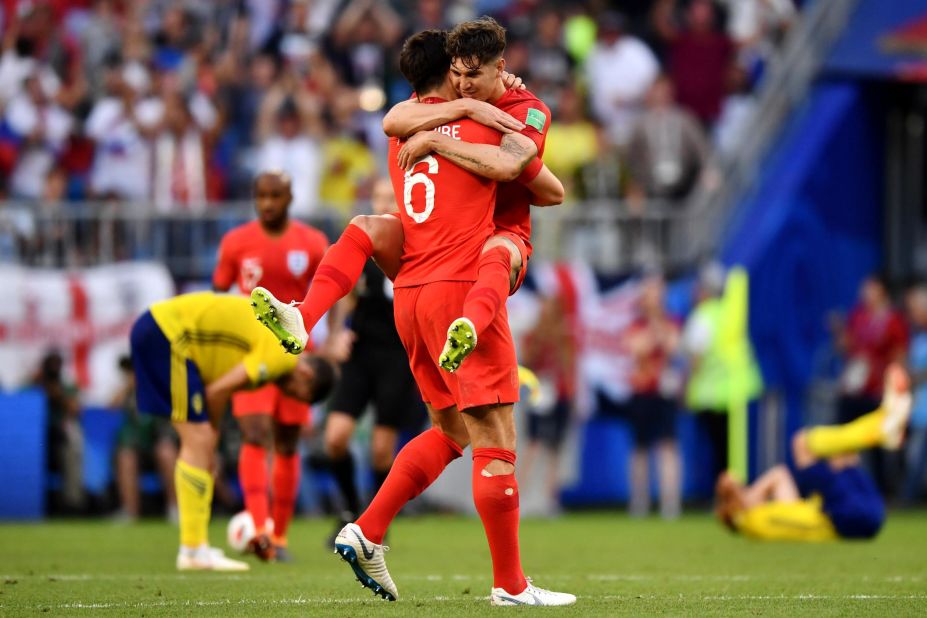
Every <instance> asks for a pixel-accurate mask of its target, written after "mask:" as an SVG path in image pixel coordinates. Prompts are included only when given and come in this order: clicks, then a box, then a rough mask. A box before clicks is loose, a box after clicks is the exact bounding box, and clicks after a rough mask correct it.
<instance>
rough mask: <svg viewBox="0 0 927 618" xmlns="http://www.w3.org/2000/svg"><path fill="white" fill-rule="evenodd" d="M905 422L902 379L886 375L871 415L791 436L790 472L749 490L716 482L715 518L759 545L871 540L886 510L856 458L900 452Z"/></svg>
mask: <svg viewBox="0 0 927 618" xmlns="http://www.w3.org/2000/svg"><path fill="white" fill-rule="evenodd" d="M910 414H911V391H910V386H909V380H908V376H907V374H906V373H905V371H904V369H902V368H901V366H899V365H891V366H889V368H888V370H887V371H886V372H885V395H884V397H883V399H882V405H881V406H880V407H879V409H878V410H876V411H874V412H870V413H869V414H866V415H864V416H861V417H860V418H858V419H856V420H855V421H852V422H850V423H847V424H845V425H835V426H824V427H811V428H809V429H803V430H801V431H799V432H798V433H797V434H795V437H794V438H793V439H792V457H793V459H794V462H795V472H794V473H792V472H790V471H789V469H788V468H787V467H785V466H782V465H780V466H776V467H774V468H772V469H770V470H769V471H767V472H766V473H765V474H763V475H762V476H761V477H760V478H759V479H757V480H756V482H754V483H753V484H751V485H750V486H748V487H743V486H741V485H740V484H739V483H738V482H737V481H735V480H734V478H733V477H731V476H730V474H728V473H727V472H725V473H722V474H721V476H720V477H719V478H718V484H717V487H716V492H717V498H718V509H717V515H718V518H719V519H720V520H721V521H722V523H724V524H725V525H726V526H727V527H728V528H730V529H731V530H732V531H734V532H739V533H740V534H743V535H744V536H748V537H751V538H755V539H761V540H765V541H808V542H813V541H829V540H833V539H837V538H843V539H870V538H873V537H875V536H876V535H877V534H878V533H879V530H880V529H881V528H882V523H883V522H884V520H885V502H884V500H883V499H882V496H881V495H879V490H878V489H877V488H876V485H875V483H874V482H873V480H872V479H871V478H870V477H869V475H867V474H866V473H865V472H864V471H863V469H862V468H861V467H860V465H859V455H858V452H859V451H861V450H865V449H869V448H874V447H882V448H886V449H890V450H896V449H898V448H900V447H901V443H902V441H903V438H904V430H905V426H906V425H907V422H908V417H909V416H910Z"/></svg>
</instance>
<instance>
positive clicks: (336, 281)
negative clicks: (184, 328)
mask: <svg viewBox="0 0 927 618" xmlns="http://www.w3.org/2000/svg"><path fill="white" fill-rule="evenodd" d="M449 47H451V48H452V51H453V54H454V55H455V56H456V57H455V58H454V67H452V71H453V72H454V73H455V75H456V79H455V87H456V88H459V89H460V91H461V93H463V94H465V95H466V96H473V97H476V98H473V99H457V100H453V101H447V102H442V103H438V104H435V105H428V104H423V103H422V102H420V101H413V100H410V101H406V102H404V103H400V104H398V105H396V106H395V107H394V108H393V109H392V110H391V111H390V112H389V113H388V114H387V116H386V118H385V119H384V122H383V126H384V130H385V131H386V132H387V134H390V135H392V136H398V137H404V136H408V135H411V134H413V133H415V132H417V131H421V132H420V133H418V134H417V135H415V136H414V137H413V138H412V139H411V140H409V142H407V143H406V144H405V145H404V146H403V149H402V150H401V154H400V163H401V164H402V165H404V166H408V165H409V163H410V162H412V161H415V160H416V159H417V158H418V157H419V156H422V155H424V154H427V153H428V152H430V151H432V150H433V151H435V152H437V153H439V154H443V155H446V156H447V157H448V158H449V159H451V160H453V161H454V162H455V163H456V164H458V165H460V166H461V167H463V168H465V169H467V170H469V171H471V172H473V173H476V174H479V175H482V176H485V177H488V178H491V179H494V180H499V181H504V184H501V185H500V187H499V192H498V196H497V202H496V214H495V218H496V228H497V229H496V233H495V234H494V235H493V237H492V238H491V239H490V240H489V241H488V242H487V244H486V247H485V248H484V253H483V255H482V256H481V258H480V266H479V272H478V279H477V283H476V285H474V286H473V290H472V291H471V293H470V294H469V295H468V298H467V302H466V303H465V304H464V308H463V311H462V312H461V313H462V315H461V316H459V317H458V318H457V319H454V320H452V323H451V325H450V327H449V328H448V333H447V340H446V342H445V346H444V348H443V349H442V351H441V353H440V355H439V357H440V358H439V362H440V364H441V365H442V367H444V368H445V369H446V370H448V371H454V370H455V369H456V368H457V367H459V366H460V363H461V362H462V361H463V359H464V358H465V357H466V355H467V354H469V353H470V352H471V351H472V350H473V349H474V348H475V345H476V341H477V337H478V334H479V332H480V331H481V330H483V329H484V328H486V326H487V325H488V324H490V323H491V321H492V319H493V318H494V316H495V314H496V312H498V310H499V308H500V307H501V306H503V305H504V299H505V297H506V295H507V294H511V293H514V291H515V290H517V289H518V287H519V286H520V285H521V282H522V281H523V280H524V276H525V272H526V263H527V260H528V257H529V256H530V253H531V244H530V241H529V237H530V228H531V221H530V216H529V205H530V204H532V203H533V204H534V205H536V206H547V205H556V204H559V203H560V202H561V201H562V199H563V186H562V185H561V184H560V182H559V181H558V180H557V179H556V177H554V176H553V174H551V173H550V171H549V170H548V169H547V168H546V166H544V165H543V164H542V163H541V161H540V158H539V156H540V155H541V154H543V148H544V139H545V136H546V131H547V126H548V120H549V117H550V111H549V110H548V108H547V107H546V106H545V105H544V104H543V103H542V102H541V101H539V100H538V99H537V98H536V97H535V96H534V95H532V94H531V93H530V92H528V91H526V90H523V89H518V88H514V89H507V88H506V84H505V82H504V81H503V75H504V72H503V69H504V66H505V63H504V60H503V59H502V52H503V51H504V49H505V31H504V30H503V29H502V27H501V26H499V24H498V23H496V22H495V21H494V20H493V19H491V18H488V17H487V18H482V19H479V20H475V21H471V22H465V23H463V24H460V25H459V26H457V28H455V29H454V31H453V32H452V33H451V34H450V41H449ZM455 94H456V90H455ZM486 101H492V102H493V103H494V104H495V105H496V106H499V107H495V106H494V105H492V104H490V103H488V102H486ZM503 108H504V109H507V110H509V111H511V112H512V114H515V115H517V116H518V117H523V118H524V120H525V122H522V121H520V120H518V119H517V118H516V117H513V115H510V114H509V113H506V112H505V111H503ZM463 116H466V117H469V118H472V119H474V120H478V121H479V122H481V123H483V124H486V125H487V126H490V127H493V128H496V129H497V130H500V131H501V132H503V133H504V135H503V138H502V141H501V143H500V146H499V147H495V146H490V145H480V144H468V143H465V142H462V141H460V140H454V139H452V136H447V135H442V134H441V133H440V132H437V131H424V130H423V129H433V128H435V127H438V126H440V125H442V124H444V123H446V122H449V121H452V120H456V119H458V118H461V117H463ZM513 131H519V133H514V132H513ZM516 180H517V182H514V181H516ZM401 242H402V228H401V226H400V225H398V221H397V220H396V219H395V218H393V217H391V216H386V217H377V216H363V217H355V218H354V219H353V220H352V222H351V225H349V226H348V228H347V229H346V230H345V232H344V234H342V237H341V238H340V239H339V241H338V242H337V243H335V245H334V246H333V247H332V251H331V252H329V254H328V255H326V257H325V261H324V263H323V265H322V267H320V270H319V277H317V279H316V281H315V282H314V283H313V286H312V287H311V288H310V290H309V292H308V293H307V295H306V298H305V300H304V302H303V303H302V304H301V305H300V306H299V308H298V311H288V310H285V309H283V308H280V310H279V311H277V321H276V323H271V324H269V326H270V327H271V329H272V330H274V331H275V334H276V335H277V336H278V337H279V338H280V339H281V341H283V343H284V346H285V347H288V348H289V349H290V350H291V351H294V352H298V351H299V350H301V349H302V344H301V342H303V341H305V340H307V339H308V330H311V329H312V327H313V326H314V324H315V323H316V322H317V321H318V319H319V318H320V317H321V316H322V315H323V314H324V313H325V312H326V311H327V310H328V309H329V308H330V307H331V306H332V305H333V304H334V303H335V302H336V301H337V300H338V299H339V298H341V297H342V296H344V295H346V294H347V293H348V292H349V291H350V289H351V287H352V285H353V283H354V282H355V281H356V280H357V278H358V277H359V276H360V272H361V269H362V268H363V264H364V262H365V261H366V259H367V258H368V257H370V256H373V257H374V259H375V260H376V261H377V263H378V264H379V265H380V267H381V268H382V269H383V270H384V272H385V273H386V274H387V275H388V276H390V278H392V277H393V275H394V274H395V272H396V271H397V270H398V265H399V262H400V256H399V253H398V252H399V247H400V246H401Z"/></svg>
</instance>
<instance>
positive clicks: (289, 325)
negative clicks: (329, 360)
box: [251, 287, 309, 354]
mask: <svg viewBox="0 0 927 618" xmlns="http://www.w3.org/2000/svg"><path fill="white" fill-rule="evenodd" d="M251 308H252V310H253V311H254V315H255V317H257V319H258V321H259V322H260V323H261V324H263V325H264V326H266V327H267V328H269V329H270V332H272V333H273V334H274V336H275V337H276V338H277V339H279V340H280V345H282V346H283V347H284V349H285V350H286V351H287V352H289V353H290V354H301V353H302V351H303V350H305V349H306V342H308V341H309V333H308V331H306V325H305V323H304V322H303V315H302V314H301V313H300V312H299V308H298V307H297V306H296V302H295V301H294V302H292V303H290V304H286V303H284V302H281V301H279V300H277V299H276V298H275V297H274V295H273V294H271V293H270V292H269V291H268V290H267V289H266V288H262V287H256V288H254V289H253V290H251Z"/></svg>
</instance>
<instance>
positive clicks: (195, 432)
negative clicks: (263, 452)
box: [130, 292, 335, 571]
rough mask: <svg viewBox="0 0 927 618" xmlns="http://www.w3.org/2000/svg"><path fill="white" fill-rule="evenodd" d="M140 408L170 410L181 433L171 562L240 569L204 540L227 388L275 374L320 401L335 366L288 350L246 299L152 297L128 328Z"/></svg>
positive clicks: (294, 391)
mask: <svg viewBox="0 0 927 618" xmlns="http://www.w3.org/2000/svg"><path fill="white" fill-rule="evenodd" d="M130 343H131V348H132V365H133V368H134V370H135V380H136V397H137V399H138V409H139V411H140V412H142V413H145V414H153V415H157V416H165V417H170V419H171V421H172V422H173V425H174V428H175V429H176V430H177V435H178V436H179V437H180V453H179V456H178V458H177V465H176V468H175V471H174V480H175V484H176V490H177V507H178V511H179V519H180V550H179V551H178V553H177V568H178V569H179V570H181V571H185V570H214V571H245V570H247V569H248V564H247V563H245V562H241V561H238V560H232V559H229V558H227V557H225V555H224V554H223V553H222V552H221V551H220V550H218V549H215V548H212V547H210V546H209V539H208V537H207V530H208V527H209V515H210V509H211V506H212V494H213V474H212V470H213V468H214V463H215V461H214V460H215V451H216V444H217V442H218V439H219V433H218V431H217V429H216V427H217V426H218V423H219V420H220V418H221V417H222V415H223V414H224V413H225V411H226V408H227V407H228V404H229V400H230V399H231V396H232V393H234V392H236V391H238V390H242V389H248V388H254V387H258V386H260V385H262V384H266V383H270V382H274V383H276V384H277V386H279V387H280V389H281V390H282V391H283V392H284V393H285V394H286V395H287V396H288V397H292V398H294V399H298V400H300V401H304V402H306V403H313V402H316V401H320V400H322V399H324V398H325V397H326V396H327V395H328V392H329V391H330V390H331V388H332V385H333V383H334V381H335V369H334V367H333V366H332V364H331V363H329V362H328V361H327V360H324V359H323V358H321V357H319V356H312V355H308V354H307V355H302V356H299V357H297V356H293V355H291V354H286V353H285V352H284V351H283V350H281V349H280V345H279V342H278V341H277V339H276V338H274V336H273V335H271V334H270V333H269V332H268V331H267V329H265V328H264V327H262V326H261V325H260V324H258V323H257V322H256V321H255V319H254V315H253V314H252V312H251V307H250V304H249V301H248V299H247V298H242V297H238V296H226V295H221V294H214V293H212V292H201V293H196V294H185V295H182V296H178V297H176V298H172V299H169V300H165V301H162V302H158V303H155V304H153V305H151V307H150V308H149V309H148V311H146V312H145V313H143V314H142V315H141V317H139V318H138V320H136V322H135V324H134V325H133V326H132V332H131V335H130Z"/></svg>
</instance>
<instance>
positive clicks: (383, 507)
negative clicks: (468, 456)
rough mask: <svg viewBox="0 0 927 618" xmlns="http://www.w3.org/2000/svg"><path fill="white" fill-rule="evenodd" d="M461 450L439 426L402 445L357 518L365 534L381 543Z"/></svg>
mask: <svg viewBox="0 0 927 618" xmlns="http://www.w3.org/2000/svg"><path fill="white" fill-rule="evenodd" d="M462 454H463V449H461V448H460V446H458V445H457V443H456V442H454V441H453V440H451V439H450V438H448V437H447V436H445V435H444V433H443V432H442V431H441V430H440V429H438V428H437V427H432V428H431V429H429V430H428V431H425V432H423V433H421V434H419V435H418V436H416V437H415V438H414V439H412V440H411V441H410V442H409V443H408V444H406V445H405V446H404V447H402V450H400V451H399V454H398V455H396V461H394V462H393V467H392V468H390V471H389V474H388V475H387V477H386V480H385V481H384V482H383V486H382V487H381V488H380V491H378V492H377V495H376V496H374V497H373V500H372V501H371V502H370V506H368V507H367V510H366V511H364V514H363V515H361V516H360V517H359V518H358V520H357V522H356V523H357V525H358V526H360V529H361V530H363V531H364V536H366V537H367V538H368V539H370V540H371V541H373V542H374V543H382V542H383V535H385V534H386V529H387V528H388V527H389V525H390V522H392V521H393V518H395V517H396V514H397V513H398V512H399V510H400V509H401V508H402V507H403V506H405V505H406V503H407V502H409V501H410V500H411V499H412V498H414V497H416V496H417V495H419V494H420V493H422V492H423V491H425V489H427V488H428V486H429V485H431V484H432V483H434V481H435V479H436V478H438V477H439V476H440V475H441V473H442V472H443V471H444V469H445V468H446V467H447V464H449V463H451V462H452V461H453V460H455V459H457V458H458V457H460V456H461V455H462ZM519 592H521V591H520V590H519Z"/></svg>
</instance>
